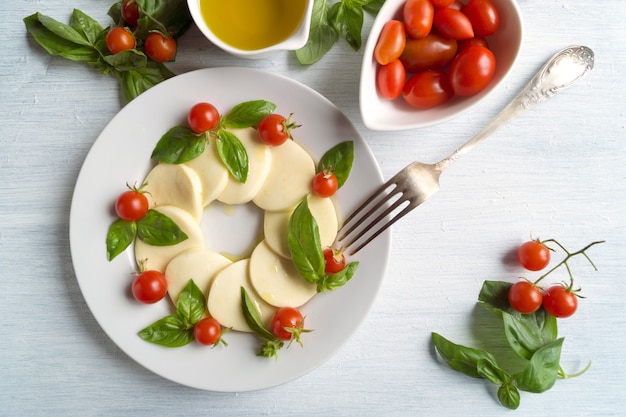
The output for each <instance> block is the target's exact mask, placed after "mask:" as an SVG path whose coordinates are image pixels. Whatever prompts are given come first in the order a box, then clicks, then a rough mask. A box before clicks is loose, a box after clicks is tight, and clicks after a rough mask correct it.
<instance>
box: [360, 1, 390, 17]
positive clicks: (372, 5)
mask: <svg viewBox="0 0 626 417" xmlns="http://www.w3.org/2000/svg"><path fill="white" fill-rule="evenodd" d="M383 4H385V0H371V1H368V2H367V4H364V5H363V10H365V11H366V12H368V13H370V14H372V15H374V16H376V15H377V14H378V12H379V11H380V8H381V7H383Z"/></svg>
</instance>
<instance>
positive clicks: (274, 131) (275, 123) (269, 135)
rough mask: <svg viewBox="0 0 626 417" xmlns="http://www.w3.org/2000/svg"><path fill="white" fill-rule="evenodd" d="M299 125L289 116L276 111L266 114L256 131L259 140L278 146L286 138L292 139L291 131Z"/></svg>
mask: <svg viewBox="0 0 626 417" xmlns="http://www.w3.org/2000/svg"><path fill="white" fill-rule="evenodd" d="M297 127H299V126H298V125H297V124H296V123H294V122H292V121H291V115H289V118H285V117H284V116H282V115H280V114H276V113H272V114H268V115H267V116H265V117H264V118H263V119H261V122H260V123H259V126H258V127H257V131H258V132H259V138H260V139H261V142H263V143H265V144H266V145H272V146H279V145H282V144H283V143H285V141H286V140H287V139H292V136H291V131H292V130H293V129H295V128H297Z"/></svg>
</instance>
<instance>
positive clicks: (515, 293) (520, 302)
mask: <svg viewBox="0 0 626 417" xmlns="http://www.w3.org/2000/svg"><path fill="white" fill-rule="evenodd" d="M542 302H543V294H542V293H541V290H540V289H539V288H537V287H536V286H535V285H533V284H532V283H530V282H528V281H518V282H516V283H515V284H513V285H512V286H511V288H510V289H509V304H510V305H511V307H512V308H513V309H514V310H516V311H519V312H520V313H522V314H530V313H534V312H535V311H537V310H539V307H541V303H542Z"/></svg>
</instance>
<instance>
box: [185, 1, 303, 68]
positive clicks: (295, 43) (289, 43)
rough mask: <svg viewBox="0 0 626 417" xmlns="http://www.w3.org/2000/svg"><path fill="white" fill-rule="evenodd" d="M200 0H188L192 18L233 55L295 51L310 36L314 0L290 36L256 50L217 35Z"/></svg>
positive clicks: (202, 30) (213, 40) (255, 57)
mask: <svg viewBox="0 0 626 417" xmlns="http://www.w3.org/2000/svg"><path fill="white" fill-rule="evenodd" d="M200 1H201V0H187V5H188V6H189V13H190V14H191V18H192V19H193V21H194V23H195V24H196V26H197V27H198V29H200V31H201V32H202V34H203V35H204V36H205V37H206V38H207V39H208V40H209V41H211V42H212V43H213V44H214V45H216V46H217V47H219V48H220V49H223V50H224V51H226V52H228V53H230V54H232V55H235V56H238V57H242V58H251V59H260V58H265V57H267V56H269V55H271V54H273V53H275V52H278V51H293V50H296V49H300V48H302V47H303V46H304V45H305V44H306V42H307V40H308V38H309V29H310V28H311V15H312V13H313V0H307V2H306V9H305V12H304V16H303V17H302V20H301V21H300V24H299V25H298V27H297V28H296V30H295V31H294V32H293V33H292V34H291V36H290V37H289V38H287V39H285V40H284V41H282V42H280V43H277V44H275V45H272V46H269V47H267V48H263V49H255V50H244V49H239V48H235V47H233V46H231V45H229V44H227V43H225V42H224V41H222V40H221V39H220V38H218V37H217V36H215V34H214V33H213V32H212V31H211V29H209V27H208V26H207V24H206V21H205V20H204V18H203V17H202V14H201V13H200ZM225 1H228V0H225Z"/></svg>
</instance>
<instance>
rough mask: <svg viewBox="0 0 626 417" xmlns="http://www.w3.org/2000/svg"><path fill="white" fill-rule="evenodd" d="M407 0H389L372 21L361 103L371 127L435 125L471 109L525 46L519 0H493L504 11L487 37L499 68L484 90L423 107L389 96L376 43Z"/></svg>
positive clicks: (362, 82) (501, 11) (365, 122)
mask: <svg viewBox="0 0 626 417" xmlns="http://www.w3.org/2000/svg"><path fill="white" fill-rule="evenodd" d="M404 2H405V0H387V1H386V2H385V4H384V5H383V7H382V8H381V9H380V12H379V13H378V15H377V16H376V19H375V21H374V23H373V25H372V29H371V31H370V34H369V38H368V40H367V43H366V45H365V51H364V55H363V65H362V67H361V83H360V91H359V106H360V109H361V117H362V118H363V123H364V124H365V126H366V127H367V128H369V129H371V130H380V131H391V130H409V129H416V128H421V127H426V126H430V125H434V124H437V123H441V122H444V121H446V120H450V119H452V118H453V117H456V116H458V115H459V114H461V113H463V112H465V111H467V110H469V109H470V108H472V107H473V106H475V105H476V104H478V103H479V102H481V101H482V100H485V99H486V98H487V97H489V93H491V92H492V91H493V90H494V89H495V88H496V87H497V86H498V85H500V83H502V82H503V81H504V80H505V78H506V77H507V76H508V74H509V73H510V71H511V69H512V68H513V67H514V65H515V62H516V61H517V59H518V57H519V53H520V50H521V47H522V34H523V25H522V16H521V13H520V10H519V8H518V6H517V2H516V1H515V0H492V2H493V4H494V5H495V6H496V7H497V8H498V12H499V14H500V27H499V29H498V31H497V32H496V33H495V34H493V35H492V36H489V37H487V40H488V42H489V48H490V49H491V50H492V51H493V53H494V55H495V56H496V71H495V74H494V76H493V79H492V80H491V81H490V83H489V84H488V85H487V87H485V89H483V90H482V91H481V92H480V93H478V94H476V95H473V96H469V97H458V96H454V97H452V98H451V99H450V100H448V101H447V102H445V103H444V104H442V105H440V106H437V107H434V108H432V109H427V110H420V109H416V108H414V107H411V106H410V105H408V104H407V103H406V102H405V101H404V100H403V99H402V98H401V97H400V98H398V99H396V100H393V101H391V100H388V99H386V98H384V97H382V96H380V95H379V94H378V91H377V89H376V69H377V63H376V61H375V60H374V47H375V46H376V42H377V41H378V37H379V35H380V31H381V30H382V28H383V25H384V24H385V23H386V22H387V21H389V20H391V19H394V18H395V19H400V18H401V16H402V6H403V5H404ZM464 3H465V1H464Z"/></svg>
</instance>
